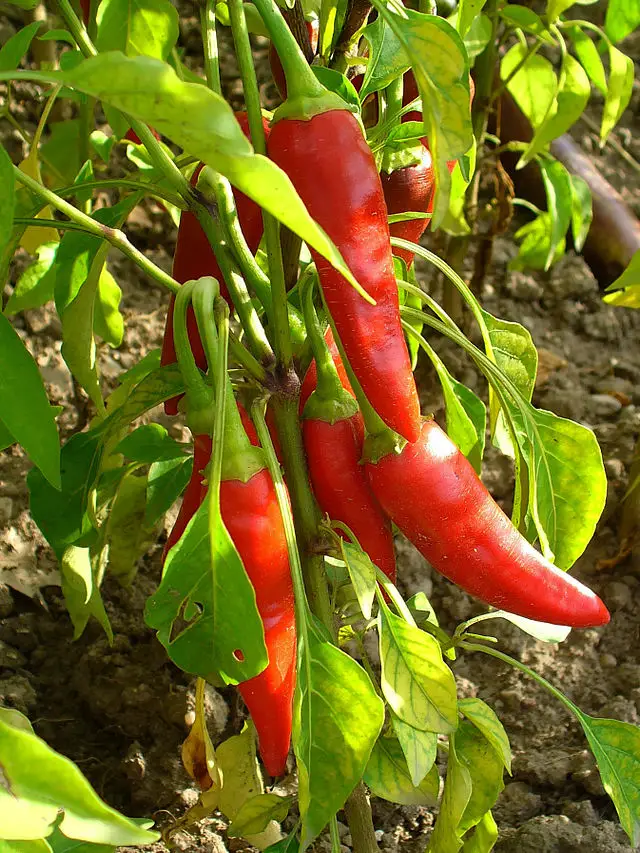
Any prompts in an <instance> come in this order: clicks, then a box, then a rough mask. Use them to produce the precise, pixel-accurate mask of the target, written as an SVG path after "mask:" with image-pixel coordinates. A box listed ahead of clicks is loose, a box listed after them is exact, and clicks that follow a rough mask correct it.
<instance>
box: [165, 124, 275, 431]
mask: <svg viewBox="0 0 640 853" xmlns="http://www.w3.org/2000/svg"><path fill="white" fill-rule="evenodd" d="M236 119H237V120H238V123H239V124H240V127H241V128H242V130H243V132H244V134H245V136H247V137H249V119H248V117H247V114H246V113H236ZM263 125H264V129H265V133H266V134H268V133H269V125H268V123H267V121H266V119H265V120H264V121H263ZM201 169H202V164H200V165H199V166H198V168H197V169H196V170H195V172H194V173H193V176H192V178H191V184H192V185H193V186H195V184H196V182H197V180H198V175H199V174H200V171H201ZM233 194H234V198H235V201H236V207H237V209H238V221H239V222H240V225H241V227H242V230H243V232H244V236H245V237H246V240H247V244H248V245H249V248H250V249H251V251H252V252H255V251H256V250H257V248H258V245H259V243H260V240H261V239H262V211H261V209H260V208H259V207H258V205H257V204H256V203H255V202H253V201H251V199H250V198H248V196H246V195H244V193H241V192H239V191H238V190H234V191H233ZM172 275H173V277H174V278H175V279H176V281H179V282H180V283H181V284H184V282H185V281H191V280H192V279H198V278H200V277H201V276H203V275H211V276H213V277H214V278H217V279H218V281H219V282H220V294H221V295H222V296H223V297H224V298H225V299H226V300H227V302H229V293H228V291H227V289H226V287H225V285H224V279H223V277H222V273H221V271H220V267H219V266H218V261H217V260H216V256H215V254H214V251H213V249H212V248H211V244H210V243H209V240H208V239H207V235H206V234H205V233H204V231H203V230H202V226H201V225H200V223H199V222H198V219H197V217H196V215H195V214H194V213H191V212H190V211H188V210H185V211H184V212H183V213H182V215H181V217H180V227H179V228H178V237H177V241H176V250H175V254H174V257H173V272H172ZM174 301H175V297H174V296H172V297H171V300H170V301H169V308H168V311H167V320H166V323H165V327H164V338H163V341H162V354H161V356H160V364H161V365H163V366H164V365H166V364H175V362H176V350H175V346H174V343H173V303H174ZM187 329H188V332H189V340H190V341H191V349H192V352H193V356H194V358H195V361H196V364H197V365H198V367H199V368H200V369H201V370H206V369H207V358H206V356H205V354H204V349H203V347H202V342H201V340H200V333H199V332H198V325H197V323H196V319H195V315H194V313H193V308H191V306H189V310H188V312H187ZM179 401H180V397H179V396H177V397H172V398H171V399H170V400H167V401H166V402H165V404H164V410H165V413H166V414H167V415H177V414H178V403H179Z"/></svg>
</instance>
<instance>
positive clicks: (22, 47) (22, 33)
mask: <svg viewBox="0 0 640 853" xmlns="http://www.w3.org/2000/svg"><path fill="white" fill-rule="evenodd" d="M34 5H35V3H34ZM41 26H42V21H34V22H33V23H32V24H27V25H26V26H24V27H22V29H20V30H18V32H17V33H16V34H15V35H13V36H11V38H10V39H7V41H6V42H5V43H4V44H3V45H2V50H0V71H13V70H14V69H15V68H17V67H18V65H20V60H21V59H22V57H23V56H24V55H25V54H26V52H27V51H28V50H29V45H30V44H31V42H32V41H33V37H34V36H35V34H36V33H37V32H38V30H39V29H40V27H41ZM3 186H4V184H3Z"/></svg>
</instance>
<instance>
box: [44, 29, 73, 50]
mask: <svg viewBox="0 0 640 853" xmlns="http://www.w3.org/2000/svg"><path fill="white" fill-rule="evenodd" d="M38 41H64V42H66V43H67V44H70V45H71V47H75V46H76V40H75V39H74V37H73V36H72V35H71V33H70V32H68V31H67V30H48V31H47V32H46V33H43V34H42V35H41V36H38Z"/></svg>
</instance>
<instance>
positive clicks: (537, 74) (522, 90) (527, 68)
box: [500, 43, 558, 130]
mask: <svg viewBox="0 0 640 853" xmlns="http://www.w3.org/2000/svg"><path fill="white" fill-rule="evenodd" d="M527 54H528V48H527V47H526V46H525V45H522V44H520V43H518V44H515V45H514V46H513V47H512V48H511V49H510V50H508V51H507V53H506V54H505V55H504V56H503V58H502V61H501V63H500V78H501V79H502V81H503V82H504V81H506V80H509V82H508V84H507V89H508V90H509V92H510V93H511V95H512V96H513V98H514V100H515V101H516V103H517V104H518V106H519V107H520V109H521V110H522V112H523V113H524V114H525V115H526V117H527V118H528V119H529V121H530V122H531V125H532V127H533V129H534V130H537V129H538V128H539V127H540V126H541V125H542V123H543V121H544V120H545V118H546V117H547V113H548V111H549V109H550V107H551V105H552V104H553V102H554V100H555V97H556V92H557V89H558V78H557V77H556V73H555V71H554V70H553V65H552V64H551V63H550V62H549V60H548V59H545V58H544V57H542V56H540V55H539V54H537V53H536V54H533V55H531V56H527ZM522 62H524V64H523V65H521V66H520V63H522ZM518 66H520V68H519V70H518V71H517V73H515V74H513V72H514V71H515V69H516V68H517V67H518ZM512 74H513V76H511V75H512ZM509 78H510V79H509Z"/></svg>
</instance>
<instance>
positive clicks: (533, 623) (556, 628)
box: [493, 610, 571, 643]
mask: <svg viewBox="0 0 640 853" xmlns="http://www.w3.org/2000/svg"><path fill="white" fill-rule="evenodd" d="M493 615H494V616H500V617H501V618H502V619H506V620H507V621H508V622H511V623H512V624H513V625H516V626H517V627H518V628H520V630H521V631H524V632H525V633H526V634H529V636H531V637H535V638H536V640H540V641H541V642H543V643H562V642H563V641H564V640H566V639H567V637H568V636H569V634H570V633H571V628H568V627H567V626H566V625H551V624H549V623H548V622H538V621H537V620H535V619H527V618H526V617H525V616H517V615H516V614H515V613H508V612H507V611H506V610H496V611H495V613H494V614H493Z"/></svg>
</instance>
